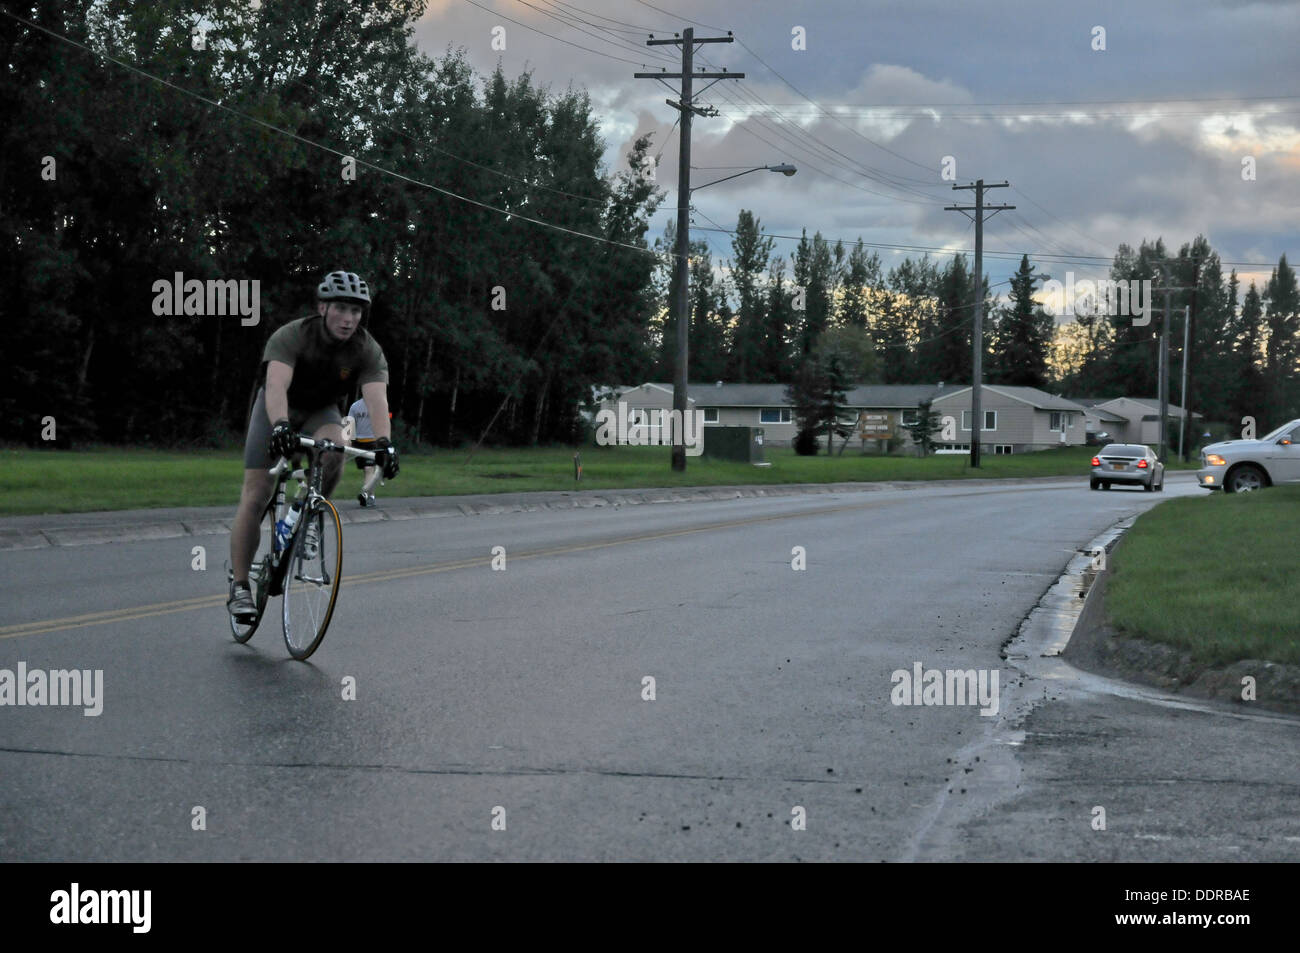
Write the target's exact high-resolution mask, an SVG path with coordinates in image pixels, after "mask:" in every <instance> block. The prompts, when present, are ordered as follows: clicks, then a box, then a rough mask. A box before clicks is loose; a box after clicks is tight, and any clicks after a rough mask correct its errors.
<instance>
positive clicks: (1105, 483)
mask: <svg viewBox="0 0 1300 953" xmlns="http://www.w3.org/2000/svg"><path fill="white" fill-rule="evenodd" d="M1112 484H1128V485H1131V486H1140V487H1142V489H1144V490H1146V491H1147V492H1148V493H1151V492H1154V491H1156V490H1163V489H1164V488H1165V465H1164V464H1163V463H1161V462H1160V460H1159V459H1158V458H1157V457H1156V455H1155V453H1154V452H1153V451H1152V450H1151V448H1150V447H1147V446H1144V445H1142V444H1140V443H1108V444H1106V446H1104V447H1102V448H1101V450H1099V451H1098V452H1097V455H1096V456H1095V457H1093V458H1092V480H1091V482H1090V484H1089V485H1090V486H1091V488H1092V489H1094V490H1095V489H1097V488H1098V487H1100V488H1101V489H1103V490H1109V489H1110V488H1111V485H1112Z"/></svg>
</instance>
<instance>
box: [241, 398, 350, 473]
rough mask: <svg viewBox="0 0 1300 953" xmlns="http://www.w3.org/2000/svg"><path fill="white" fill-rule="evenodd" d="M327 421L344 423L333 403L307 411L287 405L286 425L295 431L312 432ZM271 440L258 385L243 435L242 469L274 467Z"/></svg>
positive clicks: (341, 424) (264, 404) (269, 423)
mask: <svg viewBox="0 0 1300 953" xmlns="http://www.w3.org/2000/svg"><path fill="white" fill-rule="evenodd" d="M326 424H338V425H339V426H340V427H341V426H343V417H342V416H341V415H340V414H339V409H338V408H337V407H335V406H334V405H333V404H329V405H328V406H325V407H318V408H317V409H316V410H312V411H306V412H304V411H300V410H296V409H295V408H293V407H290V408H289V426H290V427H292V428H293V429H294V432H295V433H305V434H308V435H311V434H314V433H315V432H316V431H317V430H319V429H320V428H321V427H323V426H325V425H326ZM270 443H271V421H269V420H267V418H266V391H265V390H264V389H262V388H258V391H257V399H256V400H254V401H253V413H252V416H250V417H249V418H248V436H247V437H246V438H244V469H245V470H269V469H271V467H273V466H275V460H274V459H272V457H271V448H270Z"/></svg>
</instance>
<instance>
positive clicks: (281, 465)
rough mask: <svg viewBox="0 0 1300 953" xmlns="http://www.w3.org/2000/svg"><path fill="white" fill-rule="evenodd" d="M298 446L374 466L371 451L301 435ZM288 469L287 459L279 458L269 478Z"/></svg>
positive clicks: (373, 455)
mask: <svg viewBox="0 0 1300 953" xmlns="http://www.w3.org/2000/svg"><path fill="white" fill-rule="evenodd" d="M298 446H299V447H301V448H302V449H304V450H312V449H315V448H317V447H319V448H320V450H321V452H322V453H328V452H331V451H336V452H338V453H342V454H344V455H345V456H349V457H359V458H360V459H363V460H365V461H366V462H367V463H369V464H371V465H375V454H374V451H373V450H358V449H357V448H356V447H348V446H345V445H343V444H341V443H335V442H334V441H332V440H313V439H312V438H311V437H304V436H302V435H301V434H299V435H298ZM288 468H289V460H288V458H286V457H281V458H280V459H279V460H278V461H277V462H276V464H275V466H273V467H271V470H270V473H271V476H279V475H280V474H281V473H283V472H284V471H285V470H287V469H288Z"/></svg>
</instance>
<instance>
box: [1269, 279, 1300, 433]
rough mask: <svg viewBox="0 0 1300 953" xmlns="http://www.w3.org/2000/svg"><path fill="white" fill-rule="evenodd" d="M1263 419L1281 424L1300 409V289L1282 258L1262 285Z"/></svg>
mask: <svg viewBox="0 0 1300 953" xmlns="http://www.w3.org/2000/svg"><path fill="white" fill-rule="evenodd" d="M1262 297H1263V300H1264V311H1265V316H1264V333H1265V338H1264V377H1265V379H1264V386H1265V393H1266V394H1267V398H1266V401H1265V411H1264V416H1265V420H1267V421H1268V426H1269V427H1275V426H1277V425H1278V424H1281V423H1285V422H1286V421H1287V420H1288V419H1289V418H1291V417H1294V416H1295V414H1296V411H1297V410H1298V409H1300V288H1297V285H1296V275H1295V270H1294V269H1293V268H1292V267H1291V266H1290V265H1288V264H1287V261H1286V255H1283V256H1282V257H1281V259H1280V260H1279V261H1278V263H1277V267H1276V268H1274V269H1273V274H1272V275H1271V276H1270V277H1269V279H1268V284H1266V285H1265V286H1264V294H1263V296H1262Z"/></svg>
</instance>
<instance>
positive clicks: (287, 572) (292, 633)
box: [226, 435, 383, 661]
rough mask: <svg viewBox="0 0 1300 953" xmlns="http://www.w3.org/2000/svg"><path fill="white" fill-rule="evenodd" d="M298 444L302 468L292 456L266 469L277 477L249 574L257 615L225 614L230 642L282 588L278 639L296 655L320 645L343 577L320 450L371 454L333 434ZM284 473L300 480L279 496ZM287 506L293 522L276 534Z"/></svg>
mask: <svg viewBox="0 0 1300 953" xmlns="http://www.w3.org/2000/svg"><path fill="white" fill-rule="evenodd" d="M298 447H299V449H301V450H306V451H307V453H308V466H307V468H306V469H295V468H294V465H293V463H291V462H290V461H289V460H288V459H286V458H284V457H281V458H280V460H279V462H277V463H276V465H275V466H273V467H272V468H271V470H270V473H271V475H272V476H274V477H275V478H276V483H275V493H274V494H273V495H272V497H271V501H270V502H269V503H268V504H267V505H266V509H265V510H264V511H263V513H262V516H261V517H260V519H259V522H261V523H263V524H264V525H265V526H266V531H265V532H264V533H263V535H262V543H261V547H260V549H259V552H258V555H257V556H256V557H254V559H253V564H252V566H251V568H250V571H249V574H248V585H249V588H250V589H251V590H252V594H253V604H254V605H255V606H256V607H257V618H256V619H255V620H253V621H252V622H250V623H243V622H239V621H237V620H236V619H235V617H234V616H230V631H231V633H232V634H233V635H234V636H235V641H236V642H240V643H243V642H247V641H248V640H249V639H251V638H252V637H253V633H254V632H256V631H257V626H258V624H259V623H260V622H261V621H262V616H263V615H264V614H265V610H266V602H267V599H269V598H270V597H271V596H281V595H282V596H283V597H284V604H283V614H282V619H283V622H282V624H283V628H284V644H285V646H286V647H287V648H288V649H289V654H290V655H292V656H293V657H294V658H295V659H298V660H300V661H301V660H303V659H306V658H309V657H310V656H311V654H312V653H313V652H315V651H316V650H317V649H318V648H320V644H321V640H322V639H324V638H325V630H326V629H328V628H329V624H330V619H331V618H332V617H333V615H334V605H335V603H336V602H337V601H338V592H339V585H340V584H341V583H342V581H343V526H342V523H341V522H340V521H339V512H338V510H337V509H335V508H334V504H333V503H331V502H330V501H329V500H328V499H327V498H326V497H325V494H324V493H322V492H321V481H322V477H323V473H322V467H321V466H320V464H321V462H322V460H323V458H324V456H325V454H327V453H342V454H344V455H345V456H349V457H354V458H356V459H357V460H358V461H359V463H358V465H363V464H370V465H372V466H373V465H374V464H375V454H374V453H373V452H371V451H368V450H357V449H356V448H354V447H348V446H344V445H342V444H337V443H335V442H333V441H332V440H314V439H312V438H311V437H304V436H301V435H299V437H298ZM294 456H295V458H296V457H297V454H296V453H295V454H294ZM382 472H383V471H382V468H380V469H376V470H375V472H374V473H373V474H372V475H371V477H370V479H369V480H367V481H366V485H365V488H364V490H363V492H366V493H369V492H370V490H371V488H372V487H373V486H374V484H375V483H376V482H377V481H378V480H379V477H380V475H381V474H382ZM290 479H294V480H297V481H298V492H297V494H296V495H295V496H294V499H293V500H292V502H290V501H287V500H286V499H285V484H286V483H288V482H289V480H290ZM291 508H297V511H298V518H297V522H295V523H294V525H293V529H292V530H291V531H290V533H289V536H288V538H287V539H285V540H283V541H282V540H281V538H280V535H279V534H278V533H277V532H276V527H277V526H278V525H279V524H280V521H281V520H283V519H284V518H285V517H286V516H287V515H288V513H289V512H290V509H291ZM226 578H227V582H230V581H233V579H234V573H233V572H232V571H231V569H230V567H229V566H227V568H226Z"/></svg>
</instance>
